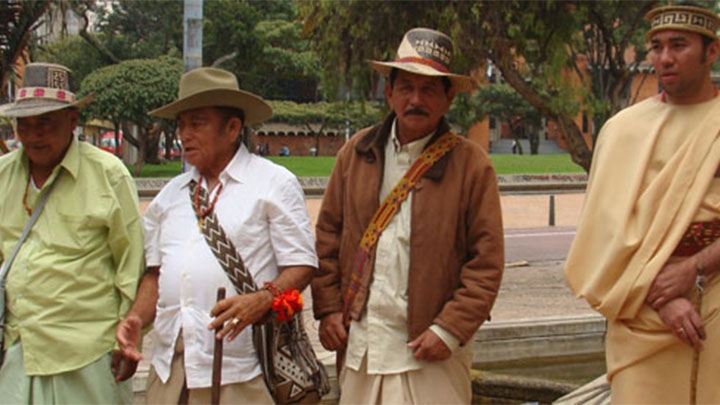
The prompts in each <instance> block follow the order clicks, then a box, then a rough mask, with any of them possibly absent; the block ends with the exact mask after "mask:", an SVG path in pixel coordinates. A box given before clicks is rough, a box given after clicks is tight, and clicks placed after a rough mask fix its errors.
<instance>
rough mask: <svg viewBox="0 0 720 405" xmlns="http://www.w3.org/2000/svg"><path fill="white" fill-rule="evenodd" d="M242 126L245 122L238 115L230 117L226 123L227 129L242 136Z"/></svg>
mask: <svg viewBox="0 0 720 405" xmlns="http://www.w3.org/2000/svg"><path fill="white" fill-rule="evenodd" d="M242 128H243V122H242V120H241V119H240V118H238V117H230V119H229V120H227V123H226V124H225V129H226V130H227V131H229V132H230V133H231V134H237V136H242Z"/></svg>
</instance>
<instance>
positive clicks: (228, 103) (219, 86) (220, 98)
mask: <svg viewBox="0 0 720 405" xmlns="http://www.w3.org/2000/svg"><path fill="white" fill-rule="evenodd" d="M202 107H233V108H239V109H241V110H243V111H244V112H245V122H244V124H245V125H251V124H256V123H258V122H262V121H264V120H266V119H268V118H270V116H271V115H272V107H270V105H269V104H268V103H266V102H265V100H263V99H262V98H260V97H259V96H256V95H255V94H252V93H250V92H247V91H243V90H240V87H239V86H238V82H237V78H236V77H235V75H234V74H232V73H231V72H228V71H227V70H223V69H216V68H209V67H206V68H197V69H193V70H191V71H189V72H187V73H185V74H184V75H183V76H182V77H181V78H180V89H179V92H178V99H177V100H176V101H173V102H172V103H170V104H167V105H164V106H162V107H160V108H158V109H156V110H153V111H150V112H149V113H148V114H150V115H152V116H155V117H160V118H169V119H176V118H177V115H178V114H180V113H181V112H183V111H187V110H192V109H195V108H202Z"/></svg>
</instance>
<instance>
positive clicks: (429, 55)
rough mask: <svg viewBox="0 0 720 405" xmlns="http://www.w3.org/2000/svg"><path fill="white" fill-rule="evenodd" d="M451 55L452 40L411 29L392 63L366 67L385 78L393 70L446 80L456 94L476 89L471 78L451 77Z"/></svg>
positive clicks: (423, 29) (436, 34)
mask: <svg viewBox="0 0 720 405" xmlns="http://www.w3.org/2000/svg"><path fill="white" fill-rule="evenodd" d="M454 51H455V46H454V45H453V42H452V40H451V39H450V37H448V36H447V35H445V34H443V33H442V32H439V31H435V30H431V29H428V28H413V29H411V30H410V31H408V32H407V33H405V36H404V37H403V39H402V42H401V43H400V47H399V48H398V50H397V57H396V58H395V60H394V61H392V62H381V61H368V63H369V64H370V66H371V67H372V68H373V69H375V70H377V71H378V72H380V74H382V75H383V76H386V77H387V76H389V75H390V71H391V70H392V69H393V68H395V69H401V70H404V71H407V72H410V73H415V74H419V75H424V76H442V77H447V78H448V79H450V82H451V83H452V86H453V89H455V91H456V92H464V91H470V90H472V89H474V88H476V87H477V83H476V82H475V80H473V79H472V78H471V77H470V76H464V75H458V74H454V73H450V65H451V64H452V60H453V53H454Z"/></svg>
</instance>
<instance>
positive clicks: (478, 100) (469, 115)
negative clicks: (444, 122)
mask: <svg viewBox="0 0 720 405" xmlns="http://www.w3.org/2000/svg"><path fill="white" fill-rule="evenodd" d="M487 116H493V117H495V118H496V119H498V120H500V121H505V122H510V121H512V120H513V119H520V120H523V121H525V122H526V123H527V124H529V125H532V126H535V127H538V126H540V124H541V120H542V114H540V112H539V111H538V110H537V108H535V107H533V106H532V105H531V104H530V103H528V102H527V100H525V99H524V98H522V96H520V94H518V92H517V91H515V89H513V88H512V87H511V86H510V85H508V84H506V83H500V84H488V85H484V86H480V87H479V88H478V91H477V92H475V93H473V94H471V95H470V94H459V95H457V96H456V97H455V101H454V102H453V105H452V106H451V107H450V112H449V114H448V118H449V119H450V121H451V122H452V123H455V124H458V125H461V127H462V128H463V129H464V130H467V129H468V128H469V127H470V126H472V124H474V123H476V122H478V121H482V120H484V119H485V118H486V117H487Z"/></svg>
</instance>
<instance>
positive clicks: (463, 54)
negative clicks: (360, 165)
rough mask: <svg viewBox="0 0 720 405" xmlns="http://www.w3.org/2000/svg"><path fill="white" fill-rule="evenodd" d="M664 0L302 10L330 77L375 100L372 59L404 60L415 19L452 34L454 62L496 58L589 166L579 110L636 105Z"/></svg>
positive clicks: (478, 65) (357, 4)
mask: <svg viewBox="0 0 720 405" xmlns="http://www.w3.org/2000/svg"><path fill="white" fill-rule="evenodd" d="M657 3H658V2H657V1H634V2H629V1H620V0H588V1H578V2H567V1H557V0H542V1H520V0H507V1H474V2H469V1H456V2H446V1H423V2H415V1H393V2H366V1H361V0H349V1H343V2H336V1H329V0H308V1H305V2H302V3H301V15H302V17H303V19H304V22H305V32H306V33H307V35H308V37H309V38H310V39H311V41H312V43H313V48H314V49H315V50H316V51H317V52H318V53H319V54H320V55H322V60H323V71H324V74H325V79H324V80H325V81H326V83H327V82H334V83H340V84H341V85H344V87H345V88H347V89H357V88H360V89H363V90H365V92H363V93H356V96H357V95H361V96H363V97H366V98H372V97H373V95H374V94H375V93H376V92H375V90H376V88H375V87H373V86H374V85H376V83H377V81H376V79H375V77H376V76H370V77H371V79H368V77H369V76H368V73H367V72H368V71H369V70H368V68H367V65H366V62H365V61H366V60H367V59H384V60H388V59H392V58H394V56H395V49H396V48H397V45H398V43H399V41H400V39H401V38H402V35H403V34H404V32H405V31H407V30H408V29H409V28H412V27H415V26H425V27H431V28H435V29H438V30H440V31H443V32H446V33H448V34H449V35H450V36H451V37H453V38H454V39H455V42H456V46H457V49H456V53H457V55H456V56H457V62H458V63H456V64H455V65H454V68H453V70H455V71H456V72H468V71H470V70H471V69H477V73H480V72H482V71H484V70H485V67H486V66H487V63H488V61H491V63H492V64H493V66H494V67H495V68H496V69H498V70H499V71H500V72H501V74H502V78H503V80H504V81H505V82H507V83H508V84H510V85H511V86H512V87H513V88H514V89H515V90H517V92H518V93H519V94H520V95H521V96H522V97H523V98H524V99H525V100H527V101H528V102H529V103H530V104H531V105H532V106H534V107H535V108H536V109H537V110H539V111H540V112H541V113H542V114H543V115H544V116H545V117H547V118H548V119H552V120H555V121H558V122H561V123H562V124H563V125H561V131H563V137H564V138H565V139H566V141H567V142H568V145H569V147H570V149H571V154H572V155H573V158H574V160H575V161H576V162H578V163H579V164H581V165H582V166H583V167H584V168H585V169H589V167H590V159H591V156H592V155H591V152H590V151H589V150H588V148H587V145H586V143H585V141H584V139H583V136H582V133H581V131H580V130H579V128H577V125H575V124H574V117H575V115H576V114H577V113H578V112H579V111H580V108H581V106H584V107H585V108H586V109H590V110H591V111H590V112H591V113H594V114H597V115H602V117H601V119H603V120H604V119H605V118H606V116H605V115H604V114H605V112H607V111H610V112H613V111H617V110H618V109H619V108H620V107H621V106H623V105H624V103H626V101H627V96H628V94H627V91H626V89H627V87H628V85H629V83H630V79H631V78H632V74H631V73H632V72H634V68H635V65H628V63H627V62H626V61H625V60H624V57H625V54H626V51H627V50H629V49H631V48H632V47H636V46H639V45H642V35H641V34H640V33H641V31H643V29H642V28H644V27H645V25H644V24H645V23H644V22H643V19H642V17H643V15H644V14H645V13H646V12H647V11H648V10H649V9H651V8H652V7H653V6H654V5H655V4H657ZM636 49H641V50H642V49H643V47H642V46H640V47H639V48H636ZM643 56H644V55H643V53H642V52H640V53H639V54H638V58H642V57H643ZM588 74H589V75H590V77H588V76H587V75H588ZM336 86H338V85H337V84H336ZM327 88H330V87H329V86H327ZM588 88H589V89H590V91H587V89H588ZM368 90H369V91H368ZM608 106H609V107H608ZM461 108H473V104H472V103H471V102H469V101H468V100H460V102H459V103H457V105H456V106H455V111H456V112H458V115H457V116H458V117H469V116H472V115H473V114H476V115H477V113H474V112H471V111H467V112H464V113H462V114H460V113H459V111H458V110H459V109H461ZM596 108H597V110H595V109H596ZM463 125H465V123H463ZM595 128H596V129H599V125H597V124H596V125H595Z"/></svg>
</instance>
